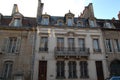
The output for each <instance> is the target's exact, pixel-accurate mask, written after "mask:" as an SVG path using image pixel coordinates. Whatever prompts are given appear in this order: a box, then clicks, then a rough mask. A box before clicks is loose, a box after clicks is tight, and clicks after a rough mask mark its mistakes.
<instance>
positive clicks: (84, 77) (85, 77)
mask: <svg viewBox="0 0 120 80" xmlns="http://www.w3.org/2000/svg"><path fill="white" fill-rule="evenodd" d="M80 78H82V79H88V78H89V76H80Z"/></svg>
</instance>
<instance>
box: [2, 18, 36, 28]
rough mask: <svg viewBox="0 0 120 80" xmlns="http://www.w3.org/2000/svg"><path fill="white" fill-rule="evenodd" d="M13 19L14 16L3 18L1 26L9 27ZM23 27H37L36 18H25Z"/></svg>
mask: <svg viewBox="0 0 120 80" xmlns="http://www.w3.org/2000/svg"><path fill="white" fill-rule="evenodd" d="M12 18H13V17H12V16H3V17H2V19H1V24H0V25H4V26H9V23H10V22H11V20H12ZM22 25H23V26H26V27H33V26H36V18H32V17H23V18H22Z"/></svg>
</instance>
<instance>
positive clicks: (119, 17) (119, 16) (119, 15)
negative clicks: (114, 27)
mask: <svg viewBox="0 0 120 80" xmlns="http://www.w3.org/2000/svg"><path fill="white" fill-rule="evenodd" d="M118 19H119V20H120V11H119V14H118Z"/></svg>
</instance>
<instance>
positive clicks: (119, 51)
mask: <svg viewBox="0 0 120 80" xmlns="http://www.w3.org/2000/svg"><path fill="white" fill-rule="evenodd" d="M97 22H98V25H99V26H101V30H102V34H103V43H104V47H105V54H106V55H105V56H106V61H107V67H108V74H109V76H113V75H114V76H120V28H119V26H120V21H119V20H115V19H112V20H105V19H98V20H97Z"/></svg>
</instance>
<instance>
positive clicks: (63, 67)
mask: <svg viewBox="0 0 120 80" xmlns="http://www.w3.org/2000/svg"><path fill="white" fill-rule="evenodd" d="M42 4H43V3H41V1H40V0H39V7H38V11H42V10H43V6H42V8H41V7H40V6H41V5H42ZM39 13H40V14H39ZM41 13H42V12H38V14H39V15H38V16H37V21H38V22H37V23H38V25H37V34H36V46H35V60H34V72H33V73H34V75H33V80H104V79H105V78H107V77H108V68H107V62H106V57H105V55H106V54H105V49H104V43H103V34H102V30H101V27H100V26H98V24H97V20H96V18H95V17H94V11H93V6H92V3H90V4H89V5H88V6H87V7H85V10H84V11H83V13H82V14H81V16H79V17H74V14H73V13H72V12H71V11H69V12H68V13H66V14H65V15H64V16H62V17H61V16H51V15H49V14H47V13H45V14H41Z"/></svg>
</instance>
